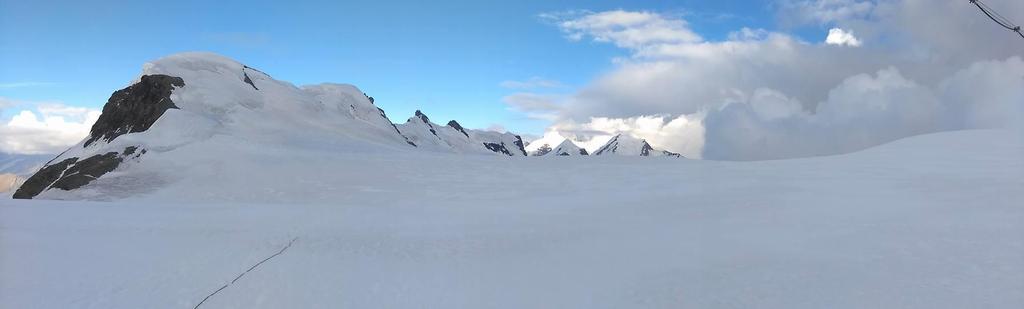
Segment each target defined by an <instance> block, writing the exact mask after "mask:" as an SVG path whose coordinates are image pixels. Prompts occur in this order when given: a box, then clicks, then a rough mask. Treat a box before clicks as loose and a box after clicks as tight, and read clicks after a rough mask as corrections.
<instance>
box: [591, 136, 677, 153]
mask: <svg viewBox="0 0 1024 309" xmlns="http://www.w3.org/2000/svg"><path fill="white" fill-rule="evenodd" d="M593 155H595V156H608V155H617V156H641V157H680V155H679V154H678V153H674V152H670V151H665V150H658V149H655V148H654V147H651V144H649V143H647V140H644V139H639V138H636V137H633V136H630V135H625V134H618V135H615V136H614V137H612V139H610V140H608V143H606V144H604V146H601V148H598V149H597V151H594V153H593Z"/></svg>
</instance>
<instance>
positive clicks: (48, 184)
mask: <svg viewBox="0 0 1024 309" xmlns="http://www.w3.org/2000/svg"><path fill="white" fill-rule="evenodd" d="M145 153H146V150H145V149H142V150H139V147H137V146H129V147H126V148H125V149H124V151H122V152H120V153H118V152H107V153H105V154H98V155H94V156H91V157H88V158H85V159H84V160H78V158H67V159H64V160H63V161H60V162H57V163H55V164H47V165H46V166H44V167H43V168H42V169H40V170H39V171H38V172H36V173H35V174H34V175H32V177H29V178H28V180H25V183H24V184H22V185H21V187H20V188H18V190H17V191H15V192H14V198H16V199H31V198H34V197H35V196H36V195H39V194H40V193H43V191H46V190H48V189H51V188H57V189H61V190H66V191H67V190H74V189H78V188H81V187H82V186H84V185H87V184H89V183H90V182H92V181H93V180H96V179H97V178H99V177H100V176H103V174H106V173H109V172H111V171H113V170H114V169H116V168H117V167H118V166H119V165H121V163H122V162H124V159H126V158H138V157H139V156H141V155H143V154H145Z"/></svg>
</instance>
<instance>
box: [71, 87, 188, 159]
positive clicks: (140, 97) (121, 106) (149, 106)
mask: <svg viewBox="0 0 1024 309" xmlns="http://www.w3.org/2000/svg"><path fill="white" fill-rule="evenodd" d="M183 86H185V81H184V80H182V79H181V78H180V77H174V76H168V75H143V76H142V78H141V80H140V81H139V82H138V83H136V84H134V85H131V86H128V88H124V89H121V90H118V91H115V92H114V94H112V95H111V96H110V99H109V100H107V104H106V105H103V113H102V114H101V115H100V117H99V119H97V120H96V123H95V124H93V126H92V129H91V130H90V131H89V138H88V139H86V140H85V146H86V147H88V146H89V144H92V143H93V142H96V141H98V140H104V141H110V140H113V139H114V138H117V137H118V136H121V135H123V134H127V133H133V132H142V131H146V130H148V129H149V127H150V126H152V125H153V123H154V122H156V120H157V119H159V118H160V116H162V115H163V114H164V112H165V111H167V110H168V109H171V108H174V109H177V108H178V107H177V106H175V105H174V102H173V101H171V98H170V96H171V91H172V90H174V88H175V87H183Z"/></svg>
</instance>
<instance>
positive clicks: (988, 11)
mask: <svg viewBox="0 0 1024 309" xmlns="http://www.w3.org/2000/svg"><path fill="white" fill-rule="evenodd" d="M970 1H971V3H972V4H974V6H977V7H978V9H980V10H981V12H982V13H985V16H988V18H989V19H992V21H994V22H996V23H997V24H999V26H1002V27H1003V28H1006V29H1007V30H1010V31H1013V32H1016V33H1017V35H1019V36H1020V37H1021V38H1024V33H1021V32H1020V26H1017V25H1015V24H1014V23H1013V22H1011V21H1010V20H1009V19H1007V18H1006V17H1003V15H999V13H997V12H996V11H995V10H993V9H992V8H990V7H989V6H988V5H986V4H985V3H984V2H981V0H970Z"/></svg>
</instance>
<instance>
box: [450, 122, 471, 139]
mask: <svg viewBox="0 0 1024 309" xmlns="http://www.w3.org/2000/svg"><path fill="white" fill-rule="evenodd" d="M448 126H449V127H452V128H453V129H455V130H456V131H459V132H460V133H462V135H465V136H466V137H469V133H466V129H463V128H462V125H460V124H459V123H458V122H457V121H455V120H452V121H449V122H448Z"/></svg>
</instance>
